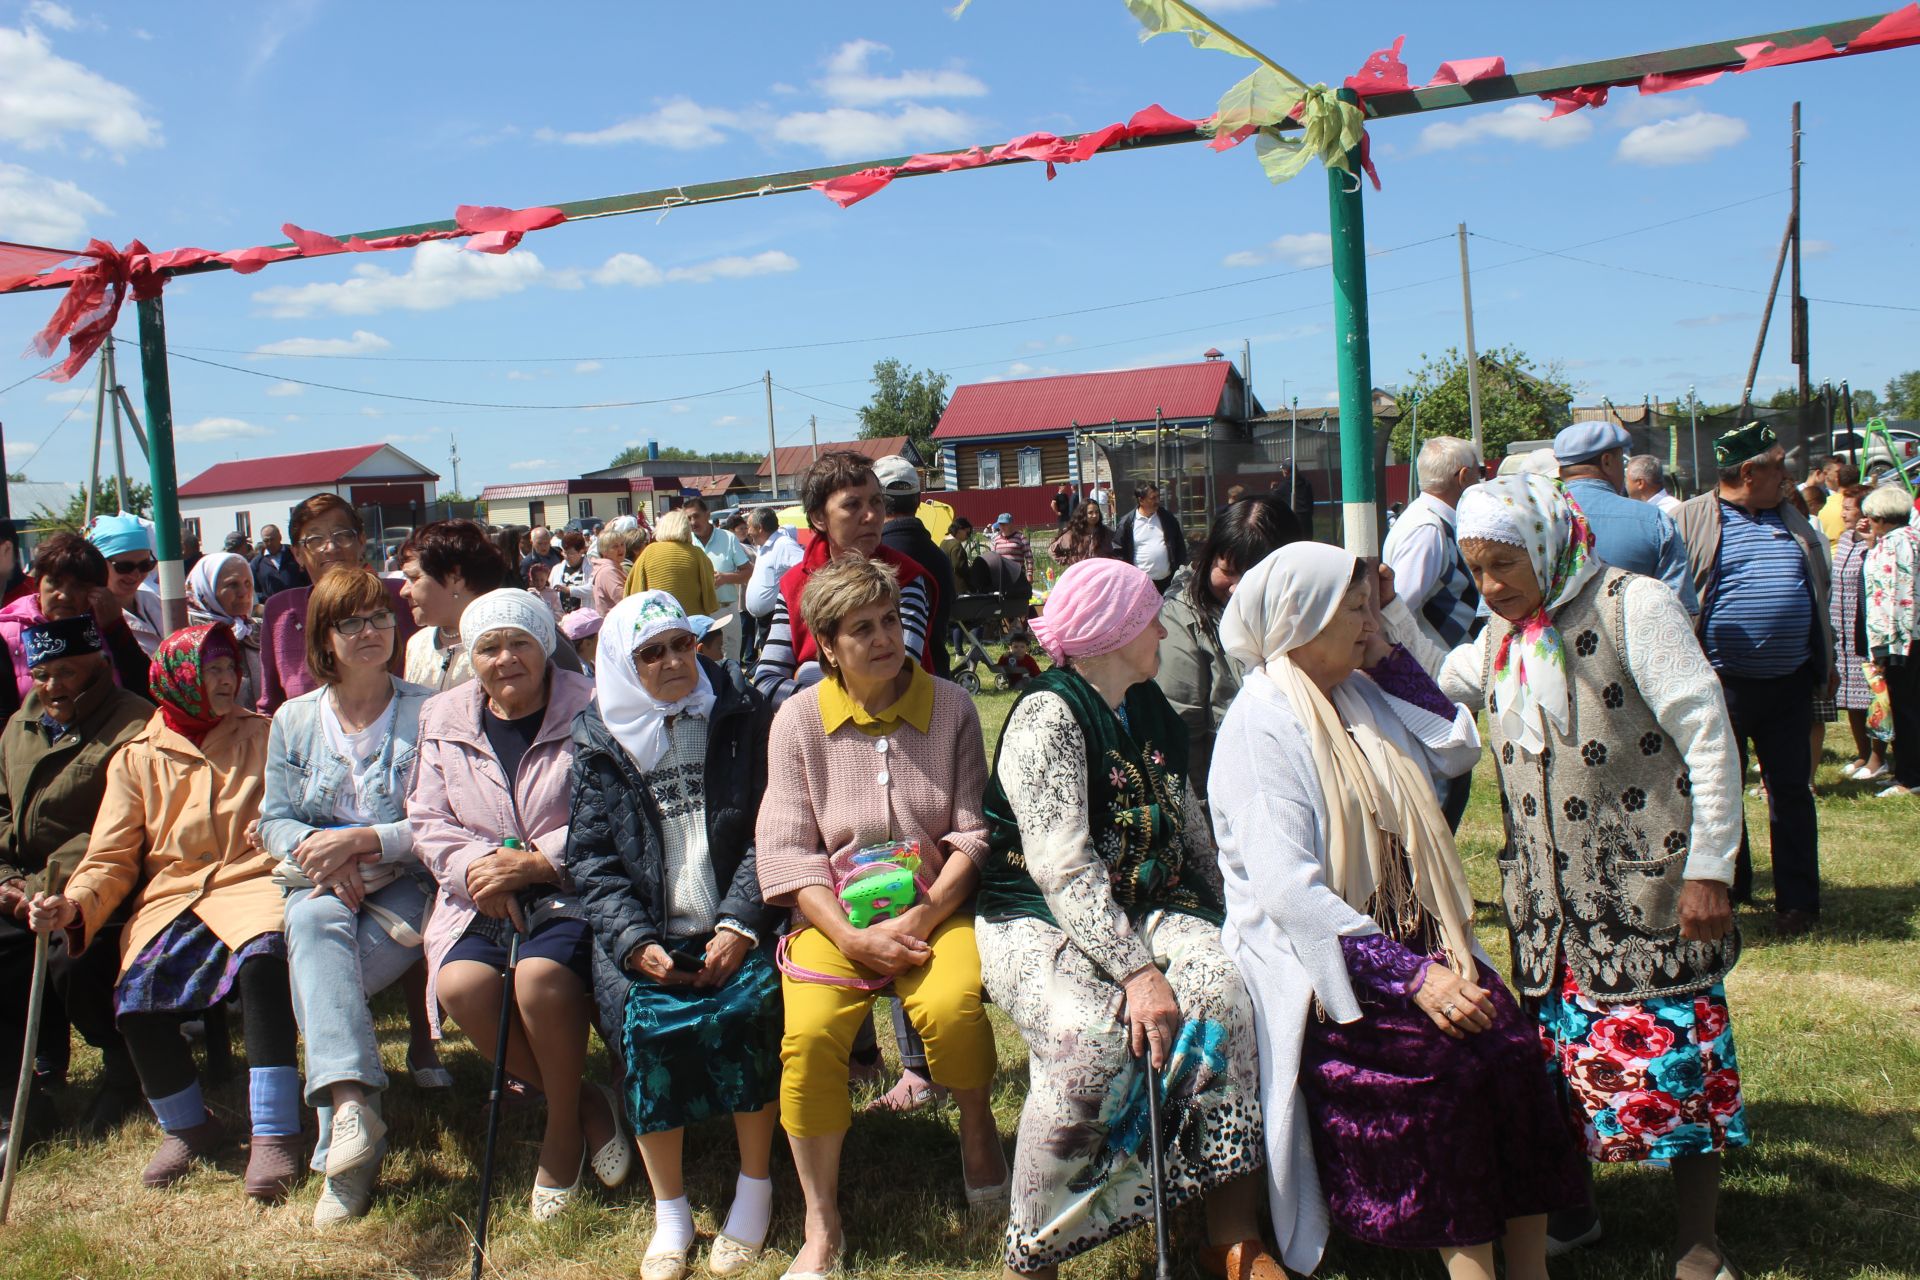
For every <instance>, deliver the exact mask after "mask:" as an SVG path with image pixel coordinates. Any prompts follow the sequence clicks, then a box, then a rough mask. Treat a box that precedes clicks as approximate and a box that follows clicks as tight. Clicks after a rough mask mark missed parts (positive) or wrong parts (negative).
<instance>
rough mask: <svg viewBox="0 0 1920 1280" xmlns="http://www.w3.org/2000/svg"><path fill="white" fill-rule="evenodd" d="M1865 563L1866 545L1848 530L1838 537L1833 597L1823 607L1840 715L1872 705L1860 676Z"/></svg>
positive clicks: (1835, 546)
mask: <svg viewBox="0 0 1920 1280" xmlns="http://www.w3.org/2000/svg"><path fill="white" fill-rule="evenodd" d="M1866 563H1867V544H1866V541H1865V540H1864V539H1862V538H1860V537H1859V536H1858V535H1856V534H1855V533H1854V532H1853V530H1851V529H1849V530H1847V531H1846V532H1845V533H1843V534H1841V535H1840V541H1839V542H1838V543H1836V544H1834V548H1833V595H1832V599H1831V601H1830V602H1829V604H1828V606H1827V607H1828V610H1829V617H1830V618H1831V619H1832V621H1833V641H1834V649H1835V651H1836V652H1835V659H1836V661H1837V662H1838V663H1839V670H1840V691H1839V693H1838V694H1837V695H1836V698H1835V701H1836V702H1838V704H1839V706H1840V708H1841V710H1843V711H1865V710H1866V709H1867V708H1868V707H1869V706H1871V705H1872V704H1873V690H1871V689H1869V688H1867V678H1866V676H1864V675H1862V674H1861V672H1860V663H1861V660H1862V655H1861V653H1860V634H1861V622H1860V605H1861V591H1860V586H1861V570H1862V568H1863V567H1864V566H1865V565H1866Z"/></svg>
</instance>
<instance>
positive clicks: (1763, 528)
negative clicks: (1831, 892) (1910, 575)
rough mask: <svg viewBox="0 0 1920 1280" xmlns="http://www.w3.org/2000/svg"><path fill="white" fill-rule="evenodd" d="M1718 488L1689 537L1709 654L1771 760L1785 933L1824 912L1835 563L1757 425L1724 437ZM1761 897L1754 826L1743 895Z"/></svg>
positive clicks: (1737, 879)
mask: <svg viewBox="0 0 1920 1280" xmlns="http://www.w3.org/2000/svg"><path fill="white" fill-rule="evenodd" d="M1713 451H1714V460H1715V462H1716V463H1718V464H1719V467H1720V483H1719V489H1718V491H1717V492H1715V493H1703V494H1701V495H1700V496H1699V497H1697V498H1694V499H1692V500H1691V501H1689V502H1687V503H1686V504H1685V505H1684V506H1683V507H1682V508H1681V509H1680V532H1681V536H1682V537H1683V538H1684V539H1685V540H1686V544H1687V560H1688V565H1689V568H1690V569H1691V570H1692V572H1693V578H1694V587H1695V591H1696V594H1697V595H1698V596H1699V600H1700V615H1699V619H1698V622H1697V625H1698V627H1699V632H1700V642H1701V645H1702V646H1703V647H1704V648H1705V649H1706V651H1707V660H1708V661H1709V662H1711V663H1712V664H1713V668H1714V670H1715V671H1716V672H1717V673H1718V674H1719V676H1720V686H1721V689H1722V690H1723V691H1724V692H1725V694H1726V699H1727V713H1728V715H1729V717H1730V718H1731V719H1732V721H1733V734H1734V738H1735V740H1737V741H1738V742H1739V744H1740V767H1741V769H1742V770H1743V771H1744V770H1745V768H1746V764H1747V742H1748V740H1749V739H1751V740H1752V742H1753V749H1754V751H1755V752H1756V753H1757V754H1758V755H1759V757H1760V777H1761V779H1762V781H1764V782H1765V783H1766V787H1767V799H1768V808H1769V811H1770V823H1769V826H1770V836H1771V841H1770V843H1771V845H1772V857H1773V882H1774V912H1775V918H1776V924H1777V927H1778V929H1779V932H1781V933H1782V934H1787V935H1791V934H1798V933H1805V932H1806V931H1807V930H1808V929H1811V928H1812V927H1813V926H1814V925H1815V924H1816V923H1818V921H1819V917H1820V849H1819V830H1818V825H1817V820H1816V816H1815V812H1814V805H1813V790H1812V782H1813V766H1814V760H1813V751H1812V747H1811V743H1810V741H1809V739H1810V737H1811V735H1812V730H1813V698H1814V694H1815V692H1816V691H1817V690H1822V689H1824V690H1825V691H1827V692H1828V693H1829V696H1830V695H1831V692H1832V688H1833V686H1834V685H1835V683H1836V682H1837V680H1836V678H1837V672H1836V671H1835V669H1834V665H1833V632H1832V628H1831V624H1830V622H1829V621H1828V618H1827V593H1828V591H1829V590H1830V589H1831V576H1832V569H1831V566H1830V565H1829V563H1828V561H1827V555H1826V551H1825V548H1824V546H1823V545H1822V544H1821V542H1820V540H1819V539H1818V538H1817V537H1816V536H1815V534H1814V530H1813V526H1812V525H1810V524H1809V523H1808V522H1807V518H1806V517H1805V516H1803V515H1801V514H1800V513H1799V512H1798V511H1797V510H1795V509H1794V507H1793V506H1792V505H1791V504H1790V503H1788V502H1787V501H1786V496H1787V486H1788V485H1789V484H1790V483H1791V481H1790V480H1789V479H1788V477H1787V469H1786V456H1785V451H1784V450H1783V449H1782V448H1781V446H1780V443H1779V440H1778V438H1777V437H1776V436H1775V435H1774V433H1773V430H1772V429H1771V428H1770V427H1767V426H1766V425H1765V424H1763V423H1758V422H1753V423H1748V424H1747V425H1746V426H1744V427H1741V428H1739V429H1738V430H1735V431H1729V432H1727V433H1726V434H1725V435H1723V436H1721V437H1720V438H1719V439H1717V440H1715V441H1714V444H1713ZM1752 893H1753V863H1752V859H1751V855H1750V853H1749V850H1748V843H1747V836H1746V831H1745V828H1744V826H1743V828H1742V831H1741V837H1740V858H1739V863H1738V865H1737V867H1736V870H1735V873H1734V884H1733V897H1734V901H1736V902H1744V901H1748V900H1749V899H1750V898H1751V896H1752Z"/></svg>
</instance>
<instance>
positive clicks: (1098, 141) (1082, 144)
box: [808, 103, 1205, 209]
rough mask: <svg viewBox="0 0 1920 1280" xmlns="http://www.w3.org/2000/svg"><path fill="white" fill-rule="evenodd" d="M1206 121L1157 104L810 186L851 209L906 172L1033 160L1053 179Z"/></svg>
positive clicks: (941, 170)
mask: <svg viewBox="0 0 1920 1280" xmlns="http://www.w3.org/2000/svg"><path fill="white" fill-rule="evenodd" d="M1204 123H1205V122H1204V121H1201V120H1188V119H1186V118H1185V117H1184V116H1176V115H1174V114H1173V113H1172V112H1171V111H1168V110H1166V109H1165V108H1163V107H1161V106H1160V105H1159V104H1157V103H1156V104H1155V105H1153V106H1151V107H1146V108H1144V109H1142V110H1140V111H1136V112H1134V114H1133V118H1132V119H1130V120H1128V121H1127V122H1126V123H1125V124H1110V125H1108V126H1107V127H1106V128H1104V129H1096V130H1094V131H1093V132H1092V133H1085V134H1082V135H1080V136H1079V137H1078V138H1075V139H1072V140H1068V139H1066V138H1061V137H1058V136H1056V135H1054V134H1051V133H1029V134H1023V135H1022V136H1020V137H1018V138H1014V139H1012V140H1011V141H1008V142H1003V143H1001V144H1000V145H999V146H997V147H993V148H990V149H984V150H983V149H982V148H980V147H974V148H972V149H971V150H968V151H961V152H957V153H955V154H952V155H917V156H914V157H913V158H911V159H910V160H908V161H907V162H906V163H905V164H899V165H882V166H880V167H879V168H874V169H862V170H860V171H859V172H858V173H849V174H846V175H844V176H842V177H838V178H827V179H824V180H822V181H820V182H814V183H810V184H808V185H810V186H811V187H812V188H813V189H814V190H815V191H818V192H819V193H820V194H821V195H823V196H825V197H826V198H827V199H829V200H831V201H833V202H834V203H835V204H837V205H839V206H840V207H841V208H842V209H845V208H847V207H848V206H849V205H855V204H859V203H860V202H861V201H862V200H865V199H866V198H867V197H868V196H870V195H872V194H874V193H875V192H876V191H879V190H881V189H882V188H884V187H885V186H886V185H887V184H888V183H890V182H892V181H893V180H894V179H895V178H897V177H899V176H901V175H902V174H915V173H952V172H954V171H955V170H958V169H978V168H980V167H981V166H982V165H988V164H995V163H999V162H1001V161H1005V160H1032V161H1035V162H1038V163H1042V164H1045V165H1046V166H1047V178H1048V179H1049V180H1051V179H1052V178H1053V177H1054V174H1055V166H1057V165H1063V164H1078V163H1079V162H1080V161H1082V160H1089V159H1091V158H1093V157H1094V156H1095V155H1098V154H1099V153H1100V152H1102V151H1105V150H1106V149H1107V148H1109V147H1114V146H1118V145H1120V144H1121V143H1123V142H1131V141H1132V140H1133V139H1135V138H1156V137H1162V136H1164V135H1166V134H1169V133H1187V132H1189V131H1191V130H1194V129H1198V128H1200V127H1201V126H1202V125H1203V124H1204Z"/></svg>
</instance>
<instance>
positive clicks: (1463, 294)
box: [1460, 222, 1486, 462]
mask: <svg viewBox="0 0 1920 1280" xmlns="http://www.w3.org/2000/svg"><path fill="white" fill-rule="evenodd" d="M1460 306H1461V309H1462V311H1464V312H1465V314H1466V317H1467V417H1468V419H1469V420H1470V421H1471V422H1472V424H1473V448H1474V451H1475V452H1476V453H1479V454H1480V455H1481V461H1483V462H1484V461H1485V460H1486V453H1485V451H1484V449H1482V447H1481V444H1480V354H1479V352H1477V351H1475V350H1474V347H1473V275H1472V273H1471V272H1470V271H1469V270H1468V269H1467V224H1466V223H1464V222H1463V223H1461V224H1460Z"/></svg>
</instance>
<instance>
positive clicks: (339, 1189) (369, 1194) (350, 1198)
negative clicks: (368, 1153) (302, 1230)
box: [313, 1161, 380, 1228]
mask: <svg viewBox="0 0 1920 1280" xmlns="http://www.w3.org/2000/svg"><path fill="white" fill-rule="evenodd" d="M379 1176H380V1164H379V1162H378V1161H369V1162H368V1163H366V1164H363V1165H361V1166H360V1167H358V1168H356V1169H349V1170H348V1171H347V1172H345V1173H342V1174H339V1175H337V1176H330V1177H328V1178H327V1179H326V1181H325V1182H324V1183H323V1184H322V1185H321V1187H320V1199H319V1200H318V1201H316V1202H315V1203H314V1206H313V1225H314V1226H315V1227H320V1228H325V1227H332V1226H338V1225H339V1224H340V1223H343V1222H351V1221H352V1220H353V1219H355V1218H362V1217H365V1216H366V1213H367V1209H368V1207H369V1206H370V1205H372V1203H373V1184H374V1182H375V1181H376V1180H377V1179H378V1178H379Z"/></svg>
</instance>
